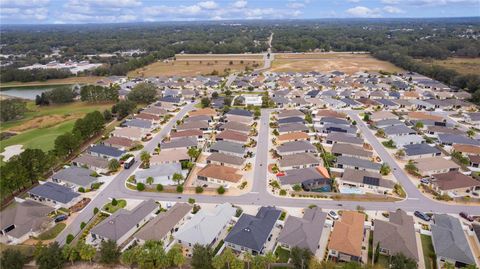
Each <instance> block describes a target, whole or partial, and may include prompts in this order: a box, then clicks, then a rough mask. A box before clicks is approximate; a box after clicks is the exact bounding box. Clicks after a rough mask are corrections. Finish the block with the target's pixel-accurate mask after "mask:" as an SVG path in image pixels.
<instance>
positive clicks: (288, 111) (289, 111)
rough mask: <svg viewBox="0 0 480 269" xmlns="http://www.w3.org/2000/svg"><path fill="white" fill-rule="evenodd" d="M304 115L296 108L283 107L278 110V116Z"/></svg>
mask: <svg viewBox="0 0 480 269" xmlns="http://www.w3.org/2000/svg"><path fill="white" fill-rule="evenodd" d="M297 116H298V117H304V116H305V114H303V112H302V111H300V110H296V109H284V110H281V111H280V112H278V118H288V117H297Z"/></svg>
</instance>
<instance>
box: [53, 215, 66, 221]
mask: <svg viewBox="0 0 480 269" xmlns="http://www.w3.org/2000/svg"><path fill="white" fill-rule="evenodd" d="M66 219H68V216H67V215H59V216H57V217H56V218H55V222H60V221H64V220H66Z"/></svg>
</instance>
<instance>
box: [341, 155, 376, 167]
mask: <svg viewBox="0 0 480 269" xmlns="http://www.w3.org/2000/svg"><path fill="white" fill-rule="evenodd" d="M337 163H338V164H342V165H343V166H344V167H345V166H346V165H349V166H355V167H359V168H365V169H371V170H380V167H381V166H382V165H381V164H379V163H374V162H372V161H369V160H364V159H359V158H355V157H349V156H338V157H337Z"/></svg>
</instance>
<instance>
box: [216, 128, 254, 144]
mask: <svg viewBox="0 0 480 269" xmlns="http://www.w3.org/2000/svg"><path fill="white" fill-rule="evenodd" d="M216 138H217V139H218V138H219V139H228V140H235V141H239V142H247V141H248V135H246V134H244V133H240V132H237V131H233V130H225V131H223V132H221V133H219V134H217V136H216Z"/></svg>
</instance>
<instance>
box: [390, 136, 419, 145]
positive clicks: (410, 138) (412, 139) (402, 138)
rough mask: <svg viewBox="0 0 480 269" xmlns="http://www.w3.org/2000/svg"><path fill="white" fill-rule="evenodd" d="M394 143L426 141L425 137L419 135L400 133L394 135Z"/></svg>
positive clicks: (403, 143)
mask: <svg viewBox="0 0 480 269" xmlns="http://www.w3.org/2000/svg"><path fill="white" fill-rule="evenodd" d="M392 140H393V143H395V144H399V145H405V144H410V143H414V144H415V143H422V142H423V141H424V139H423V137H421V136H419V135H400V136H394V137H392Z"/></svg>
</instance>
